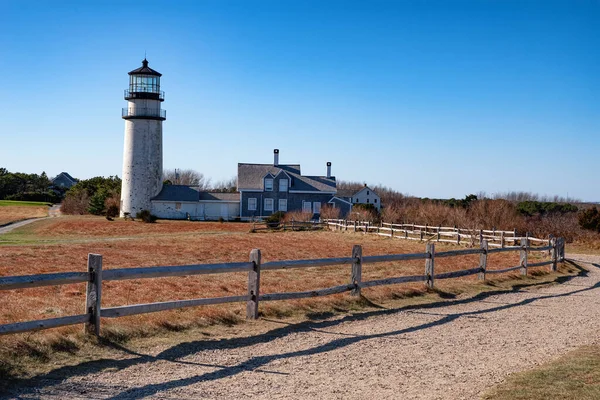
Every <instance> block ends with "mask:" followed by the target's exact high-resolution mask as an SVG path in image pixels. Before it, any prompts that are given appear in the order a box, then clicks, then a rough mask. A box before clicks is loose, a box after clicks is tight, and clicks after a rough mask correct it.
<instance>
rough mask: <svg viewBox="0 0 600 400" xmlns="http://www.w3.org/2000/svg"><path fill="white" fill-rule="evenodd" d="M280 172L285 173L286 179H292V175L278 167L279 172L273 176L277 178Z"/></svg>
mask: <svg viewBox="0 0 600 400" xmlns="http://www.w3.org/2000/svg"><path fill="white" fill-rule="evenodd" d="M282 172H283V173H284V174H285V176H287V177H288V179H289V180H290V181H291V180H292V177H291V176H290V175H289V174H288V173H287V172H285V171H284V170H282V169H280V170H279V172H278V173H277V175H275V178H277V177H278V176H279V174H281V173H282Z"/></svg>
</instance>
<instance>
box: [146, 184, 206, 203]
mask: <svg viewBox="0 0 600 400" xmlns="http://www.w3.org/2000/svg"><path fill="white" fill-rule="evenodd" d="M199 192H200V188H199V187H198V186H187V185H163V187H162V190H161V191H160V193H159V194H157V195H156V196H155V197H153V198H152V200H160V201H198V200H199V199H200V194H199Z"/></svg>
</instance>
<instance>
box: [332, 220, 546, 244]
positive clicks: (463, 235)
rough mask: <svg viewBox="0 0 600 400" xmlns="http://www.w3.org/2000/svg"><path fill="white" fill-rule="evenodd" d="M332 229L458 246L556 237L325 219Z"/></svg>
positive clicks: (531, 240)
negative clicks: (485, 241)
mask: <svg viewBox="0 0 600 400" xmlns="http://www.w3.org/2000/svg"><path fill="white" fill-rule="evenodd" d="M323 222H324V223H325V224H327V226H328V227H329V228H330V229H332V230H340V231H351V232H362V233H365V234H368V233H371V234H376V235H380V236H388V237H393V238H397V239H407V240H418V241H425V242H445V243H453V244H457V245H465V246H469V247H475V246H476V245H481V243H482V242H483V241H484V240H487V242H488V246H489V247H500V248H504V247H506V246H507V245H513V246H515V245H518V244H519V243H520V242H521V240H522V239H527V240H529V242H530V243H531V244H532V245H538V246H549V245H550V242H551V240H552V236H551V235H550V236H549V237H548V239H538V238H535V237H531V236H530V235H529V234H528V233H527V234H525V236H518V235H517V230H516V229H514V230H512V231H503V230H496V229H490V230H486V229H464V228H457V227H448V226H432V225H415V224H390V223H386V222H381V223H379V224H373V223H370V222H367V221H349V220H344V219H325V220H323Z"/></svg>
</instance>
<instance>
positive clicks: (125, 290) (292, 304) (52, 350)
mask: <svg viewBox="0 0 600 400" xmlns="http://www.w3.org/2000/svg"><path fill="white" fill-rule="evenodd" d="M249 227H250V225H248V224H235V223H225V224H219V223H199V222H188V221H159V222H158V223H157V224H143V223H140V222H131V221H127V222H125V221H114V222H109V221H107V220H106V219H104V218H102V217H62V218H56V219H47V220H43V221H39V222H36V223H34V224H31V225H29V226H26V227H23V228H20V229H18V230H16V231H14V232H13V233H10V234H8V235H2V236H10V237H12V240H14V241H16V242H17V245H5V246H0V260H1V263H0V275H25V274H36V273H46V272H60V271H82V270H84V269H85V262H86V257H87V254H88V253H90V252H94V253H99V254H103V256H104V268H105V269H110V268H121V267H124V268H128V267H136V266H143V265H177V264H192V263H212V262H229V261H240V260H247V259H248V254H249V251H250V249H252V248H260V249H262V251H263V261H264V262H267V261H271V260H281V259H302V258H320V257H338V256H349V255H350V251H351V248H352V245H353V244H357V243H360V244H361V245H362V246H363V253H364V254H365V255H372V254H395V253H396V254H397V253H417V252H419V253H421V252H424V250H425V244H424V243H417V242H412V241H410V242H409V241H404V240H391V239H388V238H383V237H378V236H375V235H368V236H365V235H361V234H353V233H330V232H278V233H256V234H250V233H247V232H248V229H249ZM0 240H3V239H2V237H0ZM436 248H437V249H438V251H443V250H444V249H445V248H447V249H455V248H456V247H453V246H443V245H441V244H440V245H439V246H436ZM478 259H479V256H477V255H474V256H463V257H456V258H454V257H453V258H442V259H439V260H437V261H436V270H437V271H436V272H447V271H450V270H457V269H464V268H470V267H473V266H476V265H477V263H478ZM516 263H518V254H517V253H515V254H512V253H501V254H494V255H491V256H490V258H489V260H488V268H490V269H496V268H503V267H507V266H512V265H517V264H516ZM423 268H424V263H423V262H422V260H413V261H407V262H402V263H381V264H367V265H365V266H364V267H363V280H371V279H381V278H386V277H392V276H400V275H416V274H422V273H423ZM545 270H546V268H544V269H541V268H540V269H538V271H536V273H535V275H533V276H530V277H527V278H521V277H519V276H518V273H516V274H503V276H499V277H498V278H497V279H495V280H493V281H492V280H490V281H486V282H485V283H482V282H478V281H477V280H476V278H475V277H465V278H459V279H452V280H447V281H439V283H437V284H436V291H434V292H431V291H428V290H426V288H425V286H424V285H423V284H420V283H416V284H402V285H391V286H381V287H376V288H369V289H365V290H363V295H364V298H363V299H356V298H354V297H351V296H349V295H346V294H342V295H334V296H328V297H323V298H315V299H303V300H295V301H281V302H265V303H263V304H262V305H261V310H260V311H261V315H262V316H264V317H277V318H310V316H311V315H314V314H315V313H329V312H331V311H333V310H336V311H338V312H347V311H352V310H364V309H369V308H370V307H373V306H374V305H385V306H386V307H400V306H403V305H407V304H416V303H422V302H432V301H439V300H440V299H448V298H453V297H455V296H456V295H458V294H461V293H467V294H473V295H474V294H477V293H481V292H490V291H497V290H511V289H512V288H513V287H515V285H539V284H542V283H544V282H551V281H553V280H555V279H556V278H557V276H559V275H561V274H573V273H575V272H576V271H575V270H574V269H570V268H563V269H562V270H561V274H558V275H557V274H547V273H545V272H543V271H545ZM349 274H350V270H349V268H347V267H335V266H334V267H322V268H319V269H318V273H317V269H315V268H310V269H301V270H292V271H286V270H283V271H265V273H264V274H262V276H261V291H263V293H272V292H286V291H288V292H289V291H301V290H310V289H315V288H322V287H328V286H334V285H338V284H342V283H345V282H347V281H348V280H349ZM494 278H496V277H494ZM246 280H247V277H246V276H245V274H241V273H239V274H218V275H210V276H193V277H188V278H186V279H180V278H161V279H147V280H132V281H114V282H106V283H105V284H104V285H103V305H104V306H108V307H110V306H117V305H124V304H135V303H147V302H155V301H168V300H174V299H176V298H177V299H185V298H198V297H218V296H231V295H235V294H238V293H244V292H245V290H246ZM0 296H2V297H1V298H0V302H1V303H2V304H3V305H5V306H6V307H3V308H2V309H0V323H11V322H17V321H24V320H32V319H44V318H52V317H58V316H64V315H74V314H78V313H80V312H81V308H82V304H83V302H84V297H85V287H84V285H83V284H76V285H63V286H60V287H42V288H38V289H31V290H22V291H6V292H3V293H1V292H0ZM243 321H244V306H243V305H240V304H231V305H221V306H208V307H196V308H189V309H184V310H176V311H169V312H160V313H153V314H145V315H139V316H134V317H127V318H119V319H109V320H103V328H102V329H103V336H104V337H105V338H109V339H111V340H113V341H130V340H132V339H135V338H140V337H146V338H148V337H156V336H157V335H163V334H165V335H168V334H169V332H173V331H193V330H196V329H205V328H207V327H210V326H214V325H218V326H224V325H235V324H239V323H243V324H244V328H243V329H244V330H245V329H247V328H246V327H247V326H248V324H245V323H244V322H243ZM149 340H151V339H149ZM90 346H91V347H90ZM86 349H92V350H89V353H91V354H92V356H90V355H89V354H88V352H87V350H86ZM94 349H96V350H98V349H97V346H95V345H93V344H90V341H89V340H88V339H86V338H85V337H83V335H82V334H81V327H80V326H73V327H64V328H58V329H51V330H47V331H40V332H38V333H33V334H32V333H27V334H21V335H10V336H4V337H0V376H2V375H3V374H4V375H5V376H11V375H12V374H15V373H26V372H28V371H29V372H31V371H41V370H44V369H46V370H47V369H48V368H51V366H48V365H45V366H44V365H43V364H42V363H40V361H43V362H47V361H52V362H58V363H63V362H65V363H73V362H78V361H80V360H81V358H82V357H92V358H93V357H95V356H94V355H93V354H94V353H95V351H94ZM57 360H58V361H57ZM61 360H62V361H61ZM0 380H1V379H0Z"/></svg>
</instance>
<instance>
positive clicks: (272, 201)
mask: <svg viewBox="0 0 600 400" xmlns="http://www.w3.org/2000/svg"><path fill="white" fill-rule="evenodd" d="M267 200H271V208H267ZM263 209H264V210H265V211H271V212H273V211H275V199H273V198H271V197H265V198H264V204H263Z"/></svg>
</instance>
